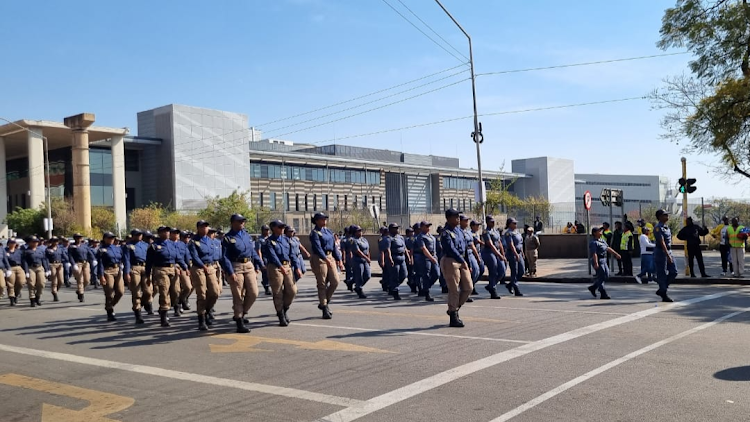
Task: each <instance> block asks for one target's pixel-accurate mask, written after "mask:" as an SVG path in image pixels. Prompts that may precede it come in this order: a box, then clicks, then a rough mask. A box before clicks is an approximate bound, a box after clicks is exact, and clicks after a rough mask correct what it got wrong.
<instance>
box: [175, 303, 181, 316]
mask: <svg viewBox="0 0 750 422" xmlns="http://www.w3.org/2000/svg"><path fill="white" fill-rule="evenodd" d="M174 316H175V318H176V317H178V316H180V305H174Z"/></svg>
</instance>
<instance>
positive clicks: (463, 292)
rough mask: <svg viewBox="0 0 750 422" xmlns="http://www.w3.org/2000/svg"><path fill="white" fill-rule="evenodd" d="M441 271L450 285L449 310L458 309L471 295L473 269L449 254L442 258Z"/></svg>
mask: <svg viewBox="0 0 750 422" xmlns="http://www.w3.org/2000/svg"><path fill="white" fill-rule="evenodd" d="M440 271H441V273H442V274H443V277H444V278H445V283H446V284H447V285H448V311H449V312H453V311H457V310H458V309H459V308H460V307H461V306H463V304H464V303H466V299H468V298H469V295H471V290H472V288H473V286H472V282H471V271H470V270H469V268H462V265H461V263H459V262H458V261H456V260H455V259H453V258H448V257H447V256H444V257H443V259H441V260H440Z"/></svg>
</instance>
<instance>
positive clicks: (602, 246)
mask: <svg viewBox="0 0 750 422" xmlns="http://www.w3.org/2000/svg"><path fill="white" fill-rule="evenodd" d="M608 247H609V246H608V245H607V241H606V240H605V239H604V237H600V238H599V239H592V240H591V241H590V242H589V260H591V266H592V267H593V266H594V264H598V265H599V268H598V269H597V270H596V281H595V282H594V284H593V285H592V286H589V291H590V292H591V294H592V295H594V297H596V291H597V290H599V293H601V297H602V299H609V296H608V295H607V291H606V290H604V283H605V282H606V281H607V280H608V279H609V266H608V265H607V248H608ZM594 254H596V258H594ZM594 260H596V262H594Z"/></svg>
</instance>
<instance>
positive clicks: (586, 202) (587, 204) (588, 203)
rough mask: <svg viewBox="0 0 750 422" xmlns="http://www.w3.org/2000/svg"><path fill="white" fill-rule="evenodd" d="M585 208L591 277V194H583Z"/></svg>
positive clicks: (587, 192)
mask: <svg viewBox="0 0 750 422" xmlns="http://www.w3.org/2000/svg"><path fill="white" fill-rule="evenodd" d="M583 208H585V209H586V261H588V263H589V265H588V267H589V275H591V260H590V259H588V253H589V252H588V250H589V242H591V192H589V191H586V192H584V193H583Z"/></svg>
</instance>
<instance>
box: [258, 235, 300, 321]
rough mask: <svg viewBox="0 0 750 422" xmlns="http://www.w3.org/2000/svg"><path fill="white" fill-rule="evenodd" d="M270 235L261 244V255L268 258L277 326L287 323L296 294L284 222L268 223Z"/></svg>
mask: <svg viewBox="0 0 750 422" xmlns="http://www.w3.org/2000/svg"><path fill="white" fill-rule="evenodd" d="M270 227H271V232H272V234H271V236H269V237H268V239H266V243H265V244H264V245H263V252H264V253H263V256H265V257H266V259H267V260H268V265H267V268H268V282H269V283H270V285H271V292H272V293H273V306H274V308H276V316H277V317H278V318H279V326H281V327H286V326H287V325H289V315H288V314H287V312H288V311H289V307H290V306H292V302H293V301H294V297H295V296H297V285H296V284H295V283H294V277H293V276H292V264H291V260H292V258H291V247H290V245H289V240H288V238H287V237H286V236H284V229H285V228H286V224H284V223H283V222H282V221H280V220H273V221H271V223H270Z"/></svg>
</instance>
